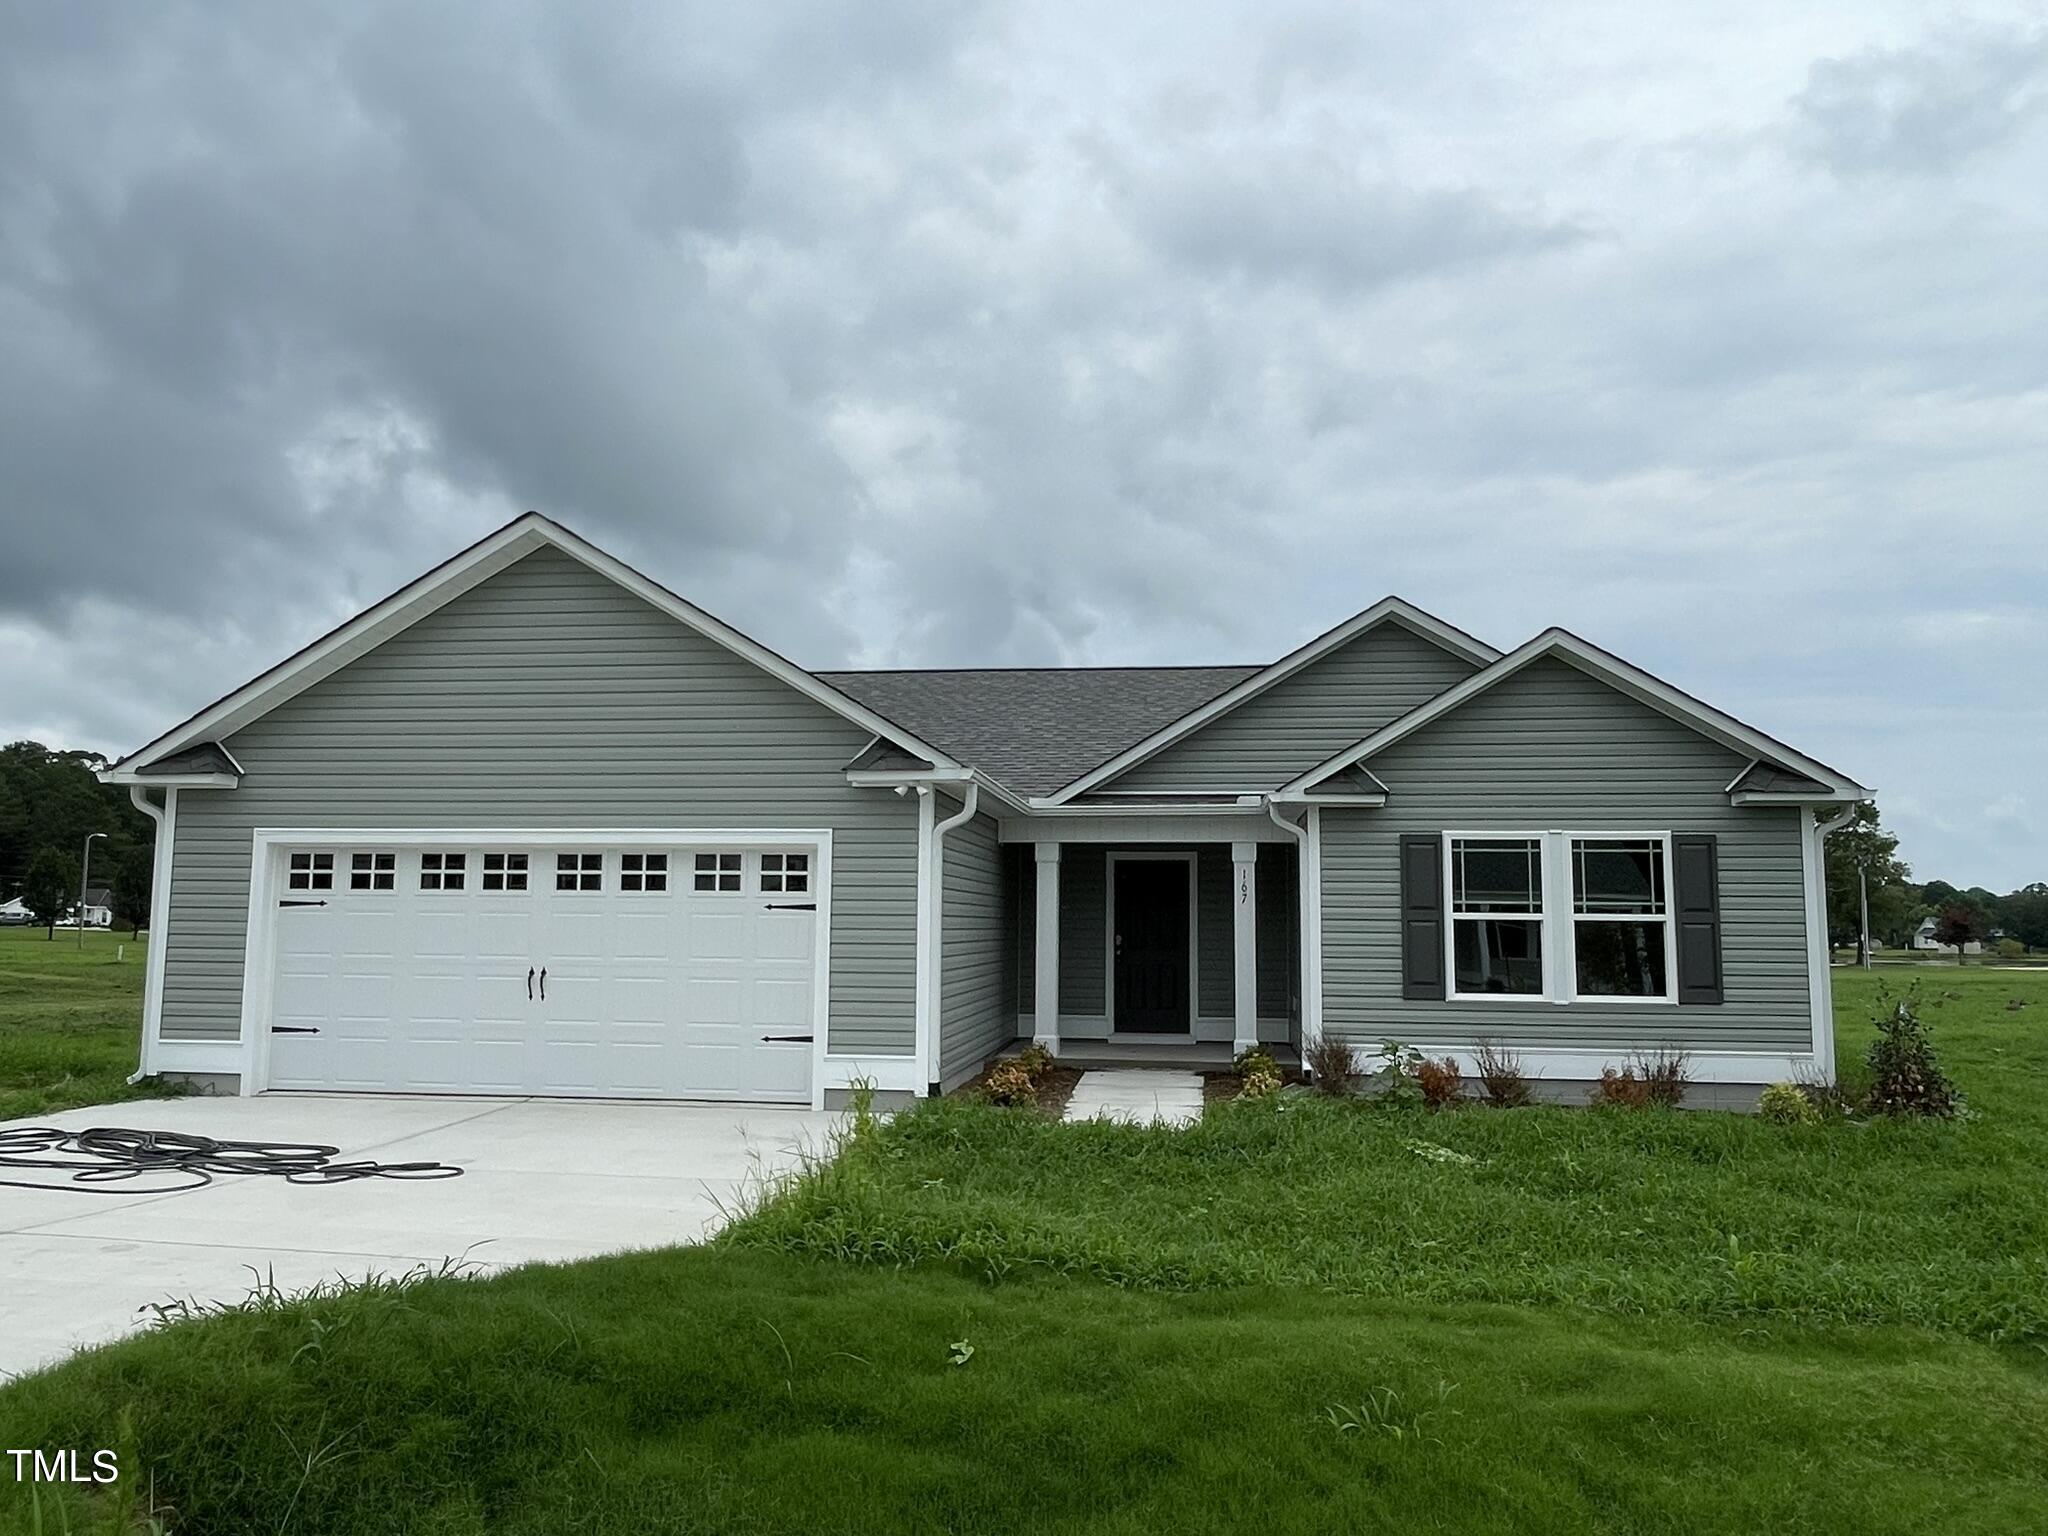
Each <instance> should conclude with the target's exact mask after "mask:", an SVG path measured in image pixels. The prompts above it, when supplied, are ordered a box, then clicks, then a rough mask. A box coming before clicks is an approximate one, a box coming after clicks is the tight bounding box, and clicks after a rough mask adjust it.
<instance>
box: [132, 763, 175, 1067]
mask: <svg viewBox="0 0 2048 1536" xmlns="http://www.w3.org/2000/svg"><path fill="white" fill-rule="evenodd" d="M128 798H129V800H130V801H132V802H133V803H134V805H135V808H136V809H137V810H139V811H141V812H142V813H143V814H144V815H145V816H147V817H149V819H150V820H151V821H153V822H155V823H156V845H155V846H154V847H153V848H152V849H151V850H150V874H149V947H148V949H147V950H146V951H145V952H144V955H143V962H142V1050H141V1053H140V1056H139V1058H138V1059H137V1061H136V1064H135V1077H136V1078H143V1077H149V1076H152V1075H154V1074H156V1073H158V1072H161V1071H163V1070H164V1068H163V1066H162V1064H161V1062H160V1060H159V1052H160V1050H161V1040H162V1036H163V1030H164V956H165V954H166V953H167V952H168V950H169V949H170V932H171V867H172V860H173V859H175V858H176V857H177V850H178V791H177V787H176V786H175V785H174V786H172V787H171V788H169V789H166V790H165V791H164V803H163V805H162V807H161V808H159V807H158V806H157V805H155V804H154V803H153V802H152V801H151V800H150V798H149V796H148V794H147V792H146V791H145V790H144V789H143V787H142V786H141V785H136V786H134V787H133V788H131V789H130V790H129V791H128ZM134 1080H135V1079H134V1078H131V1079H130V1081H131V1082H132V1081H134Z"/></svg>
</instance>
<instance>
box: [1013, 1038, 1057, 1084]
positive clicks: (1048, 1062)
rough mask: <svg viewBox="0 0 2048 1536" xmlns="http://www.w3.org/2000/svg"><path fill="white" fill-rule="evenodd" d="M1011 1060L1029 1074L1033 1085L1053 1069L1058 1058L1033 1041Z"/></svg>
mask: <svg viewBox="0 0 2048 1536" xmlns="http://www.w3.org/2000/svg"><path fill="white" fill-rule="evenodd" d="M1011 1060H1013V1061H1015V1062H1016V1063H1017V1065H1018V1066H1020V1067H1022V1068H1023V1069H1024V1070H1025V1071H1026V1072H1029V1073H1030V1074H1031V1081H1032V1082H1034V1083H1035V1082H1037V1081H1038V1080H1039V1079H1040V1078H1041V1077H1044V1076H1045V1074H1046V1073H1048V1072H1050V1071H1051V1070H1052V1069H1053V1067H1054V1065H1055V1064H1056V1063H1057V1061H1058V1058H1057V1057H1055V1056H1054V1055H1053V1053H1052V1052H1051V1051H1050V1050H1048V1049H1046V1047H1044V1046H1043V1045H1040V1044H1039V1043H1038V1042H1037V1041H1036V1040H1034V1041H1032V1042H1031V1044H1029V1045H1027V1046H1025V1047H1024V1049H1023V1050H1021V1051H1019V1052H1018V1053H1017V1054H1016V1055H1015V1056H1013V1057H1012V1058H1011Z"/></svg>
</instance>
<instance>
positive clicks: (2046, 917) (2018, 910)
mask: <svg viewBox="0 0 2048 1536" xmlns="http://www.w3.org/2000/svg"><path fill="white" fill-rule="evenodd" d="M1998 926H1999V927H2001V928H2003V929H2004V930H2005V931H2006V935H2007V936H2008V937H2010V938H2015V939H2018V940H2019V941H2020V942H2021V943H2022V944H2024V945H2026V946H2027V948H2028V949H2048V884H2044V883H2043V882H2041V881H2039V880H2036V881H2035V882H2034V883H2033V884H2032V885H2023V886H2021V887H2020V888H2019V889H2018V890H2016V891H2014V892H2013V893H2012V894H2011V895H2010V896H2001V897H2000V898H1999V900H1998Z"/></svg>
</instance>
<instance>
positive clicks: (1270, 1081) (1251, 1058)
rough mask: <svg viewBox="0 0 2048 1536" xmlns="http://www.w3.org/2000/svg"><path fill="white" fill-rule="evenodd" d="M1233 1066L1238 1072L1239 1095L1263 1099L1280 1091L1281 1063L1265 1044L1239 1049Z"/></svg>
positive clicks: (1246, 1097)
mask: <svg viewBox="0 0 2048 1536" xmlns="http://www.w3.org/2000/svg"><path fill="white" fill-rule="evenodd" d="M1231 1066H1232V1067H1233V1068H1234V1069H1235V1070H1236V1072H1237V1081H1238V1090H1237V1091H1238V1097H1240V1098H1245V1099H1263V1098H1265V1097H1266V1096H1267V1095H1268V1094H1272V1093H1278V1092H1279V1091H1280V1063H1279V1062H1277V1061H1275V1060H1274V1059H1273V1053H1272V1052H1271V1051H1269V1050H1267V1049H1266V1048H1265V1047H1264V1046H1263V1045H1254V1046H1250V1047H1248V1048H1246V1049H1245V1050H1242V1051H1239V1052H1238V1053H1237V1059H1236V1060H1235V1061H1233V1062H1232V1063H1231Z"/></svg>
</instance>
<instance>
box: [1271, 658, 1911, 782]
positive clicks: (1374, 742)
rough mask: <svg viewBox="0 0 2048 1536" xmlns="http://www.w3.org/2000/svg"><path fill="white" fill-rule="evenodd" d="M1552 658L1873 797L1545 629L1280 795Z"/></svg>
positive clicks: (1740, 745)
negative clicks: (1526, 642)
mask: <svg viewBox="0 0 2048 1536" xmlns="http://www.w3.org/2000/svg"><path fill="white" fill-rule="evenodd" d="M1550 656H1555V657H1558V658H1560V659H1562V660H1564V661H1567V662H1569V663H1570V664H1571V665H1573V666H1575V667H1577V668H1578V669H1579V670H1580V671H1582V672H1585V673H1587V674H1589V675H1590V676H1592V677H1594V678H1596V679H1597V680H1599V681H1601V682H1604V683H1606V684H1608V685H1609V686H1611V687H1613V688H1615V689H1616V690H1618V691H1619V692H1621V693H1624V694H1627V695H1628V696H1629V697H1630V698H1633V699H1634V700H1636V701H1637V702H1638V703H1640V704H1646V705H1648V706H1649V707H1650V708H1652V709H1654V710H1656V711H1658V712H1659V713H1660V714H1664V715H1668V716H1669V717H1670V718H1671V719H1673V720H1676V721H1678V722H1679V724H1681V725H1686V726H1690V727H1691V728H1692V729H1693V730H1696V731H1698V732H1699V733H1700V734H1701V735H1703V736H1706V737H1708V738H1710V739H1711V740H1714V741H1718V742H1720V743H1721V744H1722V745H1723V746H1725V747H1727V748H1728V749H1729V750H1730V751H1734V752H1747V753H1751V754H1754V755H1756V756H1759V757H1768V758H1770V759H1771V760H1772V761H1773V762H1785V763H1789V765H1790V766H1791V767H1792V768H1793V770H1794V771H1796V772H1799V773H1803V774H1805V775H1807V776H1808V777H1809V778H1812V779H1814V780H1816V781H1817V782H1819V783H1822V784H1826V785H1831V786H1833V790H1832V792H1831V793H1832V794H1834V795H1839V796H1841V797H1844V798H1849V799H1855V800H1865V799H1868V798H1869V796H1870V791H1869V790H1867V789H1865V788H1863V787H1862V786H1861V785H1858V784H1856V783H1854V782H1852V781H1850V780H1849V779H1846V778H1844V777H1843V776H1842V775H1841V774H1839V773H1837V772H1835V770H1834V769H1832V768H1830V767H1828V765H1827V764H1825V763H1822V762H1817V761H1815V760H1814V759H1813V758H1810V757H1807V756H1806V755H1805V754H1803V753H1800V752H1796V751H1794V750H1793V749H1792V748H1790V747H1788V746H1786V745H1785V744H1784V743H1783V742H1779V741H1773V740H1772V739H1771V738H1770V737H1768V736H1766V735H1764V733H1763V732H1761V731H1759V730H1756V729H1754V728H1753V727H1750V726H1747V725H1744V724H1743V723H1742V722H1741V721H1740V720H1737V719H1735V718H1734V717H1733V716H1732V715H1725V714H1723V713H1722V712H1721V711H1720V710H1718V709H1715V708H1714V707H1713V706H1712V705H1710V704H1705V703H1702V702H1701V701H1700V700H1698V699H1696V698H1694V697H1692V695H1690V694H1688V693H1685V692H1682V691H1681V690H1679V689H1677V688H1674V687H1672V686H1671V685H1670V684H1669V683H1667V682H1664V681H1663V680H1662V679H1661V678H1656V677H1652V676H1651V675H1650V674H1649V673H1647V672H1645V671H1643V670H1642V668H1640V667H1637V666H1634V665H1632V664H1630V663H1629V662H1626V661H1623V660H1622V659H1621V658H1620V657H1619V656H1614V655H1610V654H1609V653H1608V652H1606V651H1603V650H1601V649H1600V648H1599V647H1598V646H1596V645H1593V644H1591V643H1590V642H1588V641H1585V640H1581V639H1580V638H1579V637H1578V636H1577V635H1574V634H1572V633H1570V632H1569V631H1567V630H1562V629H1546V630H1545V631H1544V632H1543V633H1542V634H1540V635H1538V636H1537V637H1536V638H1535V639H1533V640H1531V641H1530V642H1529V643H1528V644H1526V645H1524V646H1522V647H1521V648H1520V649H1518V650H1516V651H1514V652H1513V653H1511V654H1510V655H1507V656H1504V657H1502V658H1501V659H1500V660H1499V661H1497V662H1495V663H1494V664H1493V665H1492V666H1490V667H1487V668H1486V669H1485V670H1484V671H1481V672H1475V673H1473V674H1472V676H1470V677H1468V678H1466V679H1465V680H1464V681H1463V682H1462V683H1459V684H1457V685H1456V686H1455V687H1452V688H1447V689H1445V690H1444V691H1443V692H1442V693H1440V694H1438V695H1437V696H1436V697H1435V698H1433V699H1430V700H1429V701H1428V702H1427V703H1424V704H1421V705H1418V706H1417V707H1416V708H1414V709H1411V710H1410V711H1409V712H1408V713H1407V714H1405V715H1403V716H1401V717H1400V718H1399V719H1398V720H1393V721H1390V722H1389V723H1388V724H1386V725H1384V726H1382V727H1380V729H1378V730H1377V731H1374V732H1373V733H1372V734H1371V735H1370V736H1367V737H1364V738H1363V739H1361V740H1359V741H1356V742H1353V743H1352V744H1351V745H1350V746H1348V747H1346V748H1345V749H1344V750H1343V751H1341V752H1339V753H1337V754H1336V755H1335V756H1334V757H1329V758H1326V759H1324V760H1323V761H1322V762H1320V763H1318V764H1316V766H1315V767H1313V768H1311V769H1309V770H1308V772H1306V773H1304V774H1301V775H1299V776H1298V777H1296V778H1294V779H1291V780H1289V781H1288V782H1287V783H1286V784H1284V785H1282V786H1281V787H1280V790H1279V791H1278V792H1279V793H1280V794H1282V795H1294V794H1297V793H1299V792H1300V791H1302V790H1304V789H1306V788H1308V787H1309V786H1310V785H1311V784H1314V783H1315V782H1316V781H1317V780H1319V779H1323V778H1327V777H1328V776H1329V775H1330V774H1333V773H1336V772H1337V771H1339V770H1340V769H1343V768H1348V767H1350V766H1351V765H1352V764H1353V763H1360V762H1364V761H1365V760H1366V759H1368V758H1370V757H1372V756H1373V755H1375V754H1376V753H1379V752H1383V751H1385V750H1386V749H1387V748H1388V747H1390V746H1392V745H1393V744H1394V743H1395V742H1397V741H1401V740H1403V739H1404V738H1406V737H1408V736H1410V735H1412V734H1414V733H1415V732H1416V731H1418V730H1420V729H1422V727H1423V726H1425V725H1428V724H1429V723H1430V722H1431V721H1432V720H1436V719H1439V718H1441V717H1442V716H1444V715H1447V714H1449V713H1450V712H1451V711H1452V710H1454V709H1456V708H1458V707H1459V706H1460V705H1461V704H1464V703H1465V702H1467V701H1468V700H1470V699H1472V698H1474V697H1476V696H1477V695H1479V694H1481V693H1484V692H1486V691H1487V690H1488V689H1490V688H1492V687H1493V686H1494V685H1495V684H1497V683H1500V682H1504V681H1506V680H1507V679H1508V678H1510V677H1513V676H1514V675H1515V674H1516V673H1517V672H1519V671H1521V670H1522V669H1523V668H1524V667H1526V666H1528V665H1530V663H1532V662H1536V661H1541V660H1543V659H1544V658H1545V657H1550ZM1804 798H1806V799H1807V800H1816V799H1827V798H1830V796H1829V795H1808V796H1806V797H1804Z"/></svg>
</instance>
